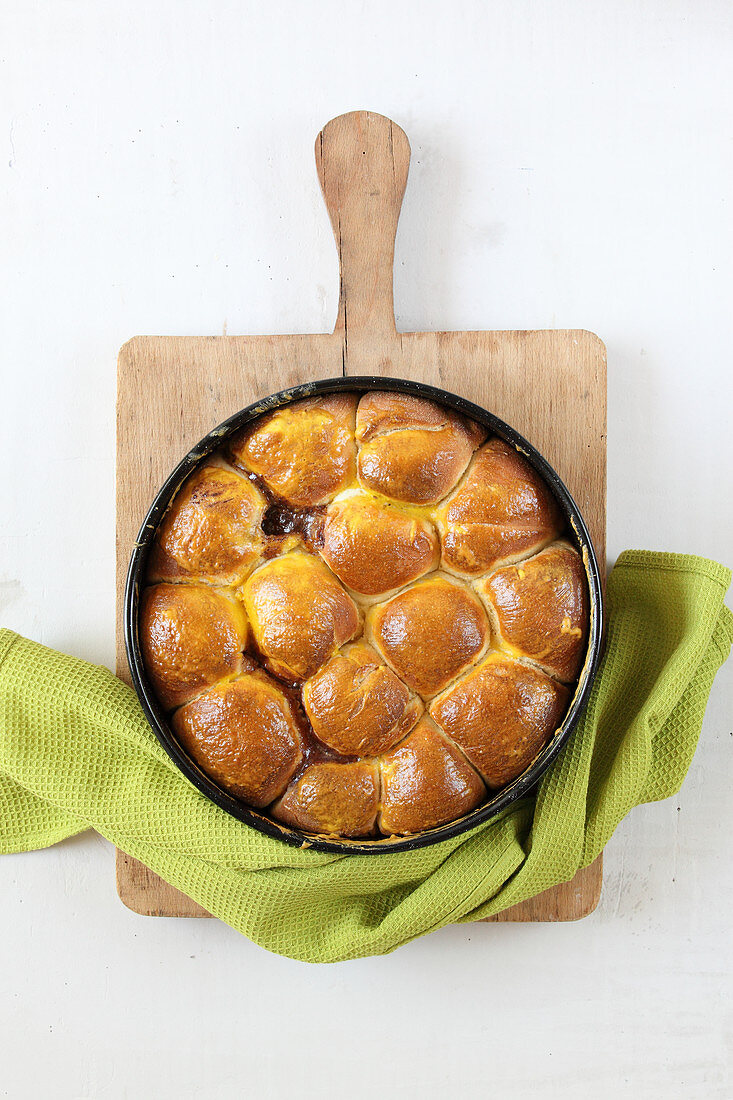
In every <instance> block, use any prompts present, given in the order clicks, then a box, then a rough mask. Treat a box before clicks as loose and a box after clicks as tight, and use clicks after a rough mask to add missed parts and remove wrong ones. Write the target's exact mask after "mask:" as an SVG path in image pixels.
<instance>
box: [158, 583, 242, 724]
mask: <svg viewBox="0 0 733 1100" xmlns="http://www.w3.org/2000/svg"><path fill="white" fill-rule="evenodd" d="M139 635H140V646H141V649H142V653H143V658H144V661H145V667H146V669H147V671H148V675H149V677H150V681H151V683H152V685H153V687H154V689H155V693H156V695H157V696H158V698H159V699H160V702H161V703H162V704H163V706H164V707H165V708H166V710H171V709H172V708H173V707H178V706H180V705H181V703H186V702H188V700H189V699H192V698H193V697H194V695H197V694H198V693H199V692H200V691H203V690H204V688H207V687H210V686H211V684H213V683H215V682H216V681H217V680H220V679H222V677H225V676H234V675H236V674H237V673H238V672H239V671H240V669H241V667H242V650H243V649H244V647H245V645H246V643H247V636H248V631H247V620H246V617H245V614H244V610H243V608H242V605H241V603H239V602H238V601H237V600H234V599H232V598H231V596H229V595H227V593H226V592H225V591H220V590H217V589H214V588H207V587H206V586H205V585H201V584H154V585H152V586H151V587H150V588H146V589H144V591H143V593H142V597H141V601H140V619H139Z"/></svg>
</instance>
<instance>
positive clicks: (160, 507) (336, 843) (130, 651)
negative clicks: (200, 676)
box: [124, 375, 603, 855]
mask: <svg viewBox="0 0 733 1100" xmlns="http://www.w3.org/2000/svg"><path fill="white" fill-rule="evenodd" d="M367 390H388V391H394V392H397V393H407V394H411V395H413V396H415V397H423V398H427V399H428V400H430V401H435V402H437V403H438V404H441V405H445V406H447V407H448V408H450V409H455V410H456V411H457V412H459V413H462V414H463V415H464V416H467V417H469V418H470V419H471V420H475V421H476V422H477V423H479V424H481V425H483V426H484V427H485V428H486V429H487V431H488V432H489V433H490V434H491V435H497V436H499V437H500V438H501V439H503V440H504V441H505V442H506V443H508V444H509V445H510V446H513V447H515V448H516V449H517V450H518V451H519V452H520V453H521V454H522V455H523V456H524V458H525V459H526V460H527V462H528V463H529V464H530V465H531V466H532V467H533V468H534V469H535V470H536V471H537V473H538V474H539V475H540V476H541V477H542V479H543V480H544V481H545V483H546V484H547V486H548V487H549V489H550V490H551V492H552V494H553V496H554V497H555V500H556V501H557V503H558V506H559V508H560V511H561V513H562V515H563V517H564V519H565V525H566V531H565V537H566V538H567V539H568V540H569V541H570V542H572V543H573V544H574V546H575V547H576V549H577V550H578V552H579V553H580V555H581V558H582V561H583V565H584V568H585V574H586V579H587V583H588V594H589V607H590V624H589V631H588V647H587V651H586V656H585V660H584V663H583V667H582V670H581V673H580V677H579V679H578V683H577V686H576V689H575V693H574V695H573V698H572V700H571V703H570V706H569V708H568V711H567V713H566V715H565V718H564V720H563V722H562V724H561V725H560V726H559V727H558V729H557V730H556V731H555V733H554V735H553V737H552V739H551V740H550V741H549V742H548V744H547V745H546V746H545V747H544V749H543V750H542V751H541V752H540V753H539V755H538V756H537V757H536V758H535V760H534V761H533V762H532V764H531V765H530V766H529V768H527V769H526V770H525V771H524V772H523V773H522V774H521V775H520V776H518V777H517V778H516V779H515V780H513V782H511V783H510V784H508V785H507V786H506V787H503V788H502V789H501V790H500V791H498V792H496V793H495V794H494V795H492V796H490V797H489V798H488V799H487V801H486V802H484V803H482V804H481V805H480V806H479V807H478V808H477V809H475V810H473V811H471V813H469V814H466V815H464V816H463V817H461V818H457V819H456V820H454V821H451V822H449V823H448V824H447V825H439V826H436V827H435V828H433V829H427V830H425V831H424V832H422V833H417V834H415V835H414V836H406V837H382V838H381V839H375V840H347V839H344V838H338V839H335V838H330V837H324V836H314V835H312V834H310V833H304V832H301V831H299V830H297V829H290V828H287V827H286V826H284V825H281V824H279V823H278V822H276V821H275V820H273V819H272V818H269V817H267V815H266V814H265V813H260V812H258V811H257V810H254V809H252V808H251V807H250V806H247V805H246V804H245V803H243V802H241V801H239V799H237V798H234V796H233V795H231V794H229V793H228V792H227V791H225V790H224V789H222V788H221V787H219V786H218V785H217V784H216V783H215V782H214V781H213V780H212V779H211V778H210V777H209V776H208V775H207V774H206V773H205V772H204V771H202V770H201V768H199V767H198V765H197V764H195V763H194V761H193V760H192V759H191V758H190V757H189V756H188V754H187V753H186V752H185V750H184V749H183V748H182V746H181V745H180V744H179V742H178V740H177V738H176V736H175V734H174V732H173V730H172V728H171V726H170V724H169V722H168V718H167V715H166V713H165V711H164V710H163V708H162V707H161V705H160V703H159V702H158V700H157V698H156V695H155V692H154V691H153V688H152V686H151V684H150V682H149V680H148V677H147V673H146V670H145V665H144V662H143V658H142V652H141V648H140V641H139V636H138V615H139V606H140V593H141V590H142V588H143V587H144V586H145V576H146V569H147V559H148V553H149V550H150V547H151V545H152V542H153V540H154V538H155V534H156V531H157V528H158V525H159V523H160V521H161V520H162V518H163V516H164V515H165V512H166V510H167V508H168V506H169V504H170V503H171V501H172V499H173V497H174V496H175V495H176V493H177V491H178V489H179V488H180V486H181V485H182V483H183V482H184V481H185V480H186V478H187V477H188V476H189V474H191V473H192V471H193V470H194V469H195V468H196V467H197V466H199V465H200V464H201V463H203V462H204V461H205V460H206V459H207V458H208V456H209V455H210V454H211V453H212V452H213V451H216V450H218V449H219V448H220V447H221V446H222V445H223V444H224V442H225V441H226V439H227V437H228V436H230V435H231V434H233V433H234V432H236V431H238V430H239V429H240V428H242V427H243V426H244V425H245V424H248V423H249V422H250V421H252V420H255V419H256V418H257V417H259V416H261V415H262V414H263V413H268V412H270V411H272V410H273V409H276V408H278V407H279V406H281V405H285V404H289V403H291V402H293V401H298V400H300V399H301V398H304V397H314V396H318V395H321V394H329V393H338V392H343V391H349V392H357V393H364V392H366V391H367ZM124 628H125V648H126V651H127V660H128V663H129V666H130V673H131V676H132V682H133V685H134V687H135V690H136V692H137V694H138V697H139V699H140V703H141V704H142V708H143V710H144V712H145V715H146V717H147V719H148V721H149V722H150V725H151V727H152V729H153V732H154V733H155V735H156V737H157V738H158V740H159V741H160V743H161V745H162V746H163V748H164V749H165V751H166V752H167V753H168V755H169V756H170V758H171V760H173V762H174V763H175V764H176V766H177V767H178V768H179V770H180V771H181V772H182V773H183V775H185V776H186V778H187V779H188V780H189V781H190V782H191V783H193V785H194V786H195V787H197V788H198V790H199V791H201V792H202V794H204V795H206V797H207V798H209V799H211V801H212V802H214V803H215V804H216V805H217V806H219V807H220V808H221V809H223V810H226V812H227V813H229V814H231V815H232V816H233V817H235V818H238V819H239V820H240V821H242V822H244V823H245V824H246V825H250V826H251V827H252V828H254V829H257V830H259V831H260V832H262V833H265V834H266V835H267V836H271V837H275V838H276V839H278V840H281V841H284V842H285V843H287V844H292V845H295V846H297V847H300V848H305V847H309V848H314V849H316V850H318V851H327V852H338V853H342V854H351V853H357V852H359V853H369V854H374V855H377V854H379V853H382V852H397V851H412V850H414V849H416V848H424V847H426V846H427V845H429V844H436V843H438V842H439V841H441V840H448V839H450V838H451V837H455V836H458V835H459V834H461V833H466V832H468V831H469V830H470V829H474V828H475V827H476V826H477V825H481V824H483V823H484V822H486V821H489V820H490V819H491V818H493V817H496V815H497V814H499V813H501V812H502V810H505V809H506V807H507V806H510V805H511V804H512V803H513V802H516V801H517V800H518V799H520V798H523V797H525V796H526V795H528V794H529V793H530V792H531V790H532V788H533V787H534V786H535V785H536V784H537V783H538V781H539V779H540V778H541V776H542V775H543V774H544V772H545V771H546V770H547V768H548V767H549V766H550V764H551V763H552V761H553V760H554V759H555V758H556V756H557V755H558V753H559V752H560V751H561V750H562V748H563V746H564V745H565V744H566V743H567V740H568V738H569V737H570V735H571V734H572V732H573V730H574V729H575V727H576V726H577V724H578V721H579V719H580V716H581V714H582V711H583V707H584V705H585V703H586V701H587V698H588V694H589V692H590V690H591V687H592V685H593V680H594V678H595V675H596V671H597V668H598V662H599V660H600V654H601V644H602V638H603V596H602V589H601V580H600V573H599V568H598V561H597V559H596V554H595V551H594V549H593V544H592V542H591V539H590V536H589V534H588V530H587V527H586V525H585V522H584V520H583V517H582V515H581V514H580V511H579V509H578V506H577V504H576V503H575V501H574V500H573V498H572V497H571V495H570V493H569V492H568V490H567V488H566V487H565V485H564V484H563V482H562V480H561V479H560V477H559V476H558V474H557V473H556V472H555V470H554V469H553V468H552V466H551V465H550V464H549V462H547V461H546V459H544V458H543V457H542V455H541V454H540V453H539V451H537V450H536V449H535V448H534V447H533V446H532V444H531V443H529V442H528V441H527V440H526V439H524V437H523V436H522V435H520V434H519V432H517V431H515V429H514V428H512V427H510V425H508V424H506V423H505V422H504V421H503V420H500V419H499V418H498V417H496V416H494V415H493V414H492V413H490V412H488V411H487V410H485V409H482V408H480V407H479V406H478V405H474V404H473V403H472V402H471V401H466V400H465V399H464V398H462V397H459V396H458V395H456V394H454V393H449V392H448V391H447V390H442V389H439V388H438V387H435V386H428V385H425V384H424V383H421V382H413V381H409V380H406V379H400V378H383V377H380V376H374V375H368V376H351V377H344V378H332V379H323V380H321V381H317V382H313V383H307V384H305V385H300V386H295V387H293V388H292V389H287V390H281V391H280V392H278V393H274V394H271V395H270V396H269V397H265V398H263V399H262V400H261V401H257V402H256V403H255V404H253V405H249V406H248V407H247V408H245V409H242V410H241V411H240V412H238V413H235V414H234V416H231V417H229V419H228V420H225V421H224V423H223V424H220V425H219V426H218V427H216V428H214V429H213V431H211V432H209V434H208V435H206V436H204V438H203V439H202V440H200V442H199V443H197V444H196V446H195V447H193V448H192V449H191V450H190V451H189V452H188V454H187V455H185V457H184V458H183V459H182V460H181V462H179V464H178V466H176V468H175V470H173V472H172V473H171V475H170V477H169V478H168V479H167V481H166V482H165V484H164V485H163V487H162V488H161V489H160V491H159V492H158V494H157V496H156V497H155V500H154V501H153V503H152V505H151V507H150V509H149V511H148V514H147V515H146V517H145V519H144V521H143V524H142V527H141V528H140V532H139V534H138V537H137V540H136V542H135V545H134V547H133V548H132V554H131V557H130V565H129V569H128V572H127V582H126V585H125V597H124Z"/></svg>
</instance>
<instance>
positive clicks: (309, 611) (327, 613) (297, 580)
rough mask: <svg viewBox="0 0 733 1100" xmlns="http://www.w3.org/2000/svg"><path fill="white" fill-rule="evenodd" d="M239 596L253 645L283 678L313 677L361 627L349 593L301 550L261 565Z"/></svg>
mask: <svg viewBox="0 0 733 1100" xmlns="http://www.w3.org/2000/svg"><path fill="white" fill-rule="evenodd" d="M242 594H243V597H244V605H245V607H246V609H247V615H248V618H249V621H250V624H251V627H252V632H253V635H254V639H255V642H256V644H257V647H258V649H259V650H260V652H261V653H262V655H263V657H264V658H265V661H266V663H267V664H268V666H269V667H270V669H271V671H272V672H274V673H275V675H276V676H282V677H283V679H285V680H306V679H307V678H308V677H309V676H312V675H313V673H314V672H317V671H318V669H319V668H320V667H321V665H323V664H325V663H326V661H327V660H328V658H329V657H330V656H331V655H332V654H333V653H334V652H335V650H336V649H338V648H339V647H340V646H342V645H344V643H346V642H350V641H351V640H352V638H354V637H356V635H357V634H358V633H359V631H360V628H361V619H360V615H359V611H358V610H357V607H356V604H355V603H354V601H353V600H352V599H351V596H349V594H348V592H346V591H345V590H344V589H343V588H342V586H341V585H340V584H339V582H338V581H337V580H336V578H335V577H334V575H333V573H332V572H331V570H330V569H329V568H328V566H326V565H324V564H323V562H322V561H321V559H320V558H317V557H314V556H313V555H312V554H306V553H304V552H302V551H295V552H294V553H292V554H285V555H283V557H280V558H273V560H272V561H268V562H265V564H264V565H262V566H260V568H259V569H257V570H256V571H255V572H254V573H253V574H252V576H251V577H249V578H248V580H247V582H246V583H245V585H244V587H243V588H242Z"/></svg>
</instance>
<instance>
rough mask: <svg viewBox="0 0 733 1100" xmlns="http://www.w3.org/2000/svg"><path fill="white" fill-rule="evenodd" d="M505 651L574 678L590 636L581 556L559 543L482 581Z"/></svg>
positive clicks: (482, 592)
mask: <svg viewBox="0 0 733 1100" xmlns="http://www.w3.org/2000/svg"><path fill="white" fill-rule="evenodd" d="M476 590H477V592H478V593H479V595H480V596H481V597H482V599H483V600H484V601H485V603H486V606H487V607H488V608H489V614H490V616H491V619H492V621H493V623H494V627H495V630H496V633H497V639H496V640H497V641H498V642H499V644H500V645H501V647H502V649H506V650H507V652H509V653H511V654H513V655H514V656H517V657H524V658H528V659H529V660H531V661H534V662H535V663H536V664H538V665H539V666H540V667H541V668H543V669H544V670H545V672H548V673H549V674H550V675H551V676H556V677H557V679H558V680H565V681H569V680H574V679H575V678H576V676H577V675H578V672H579V671H580V665H581V662H582V660H583V657H584V656H585V650H586V643H587V640H588V593H587V586H586V582H585V570H584V569H583V563H582V561H581V559H580V555H579V554H578V553H577V551H576V550H574V549H573V548H572V546H569V545H568V544H567V543H566V542H556V543H553V545H552V546H548V547H547V548H546V549H545V550H542V551H541V552H540V553H539V554H537V555H535V557H533V558H528V559H527V560H526V561H523V562H519V563H518V564H517V565H509V566H506V567H505V568H504V569H497V571H496V572H495V573H491V574H490V575H489V576H488V577H486V578H484V579H483V580H481V581H479V582H478V583H477V584H476Z"/></svg>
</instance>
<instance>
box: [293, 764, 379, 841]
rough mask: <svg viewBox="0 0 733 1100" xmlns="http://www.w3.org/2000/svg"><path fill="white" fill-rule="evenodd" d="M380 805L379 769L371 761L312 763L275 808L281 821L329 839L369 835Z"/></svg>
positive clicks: (372, 829)
mask: <svg viewBox="0 0 733 1100" xmlns="http://www.w3.org/2000/svg"><path fill="white" fill-rule="evenodd" d="M378 806H379V769H378V767H377V765H376V764H375V763H374V762H373V761H371V760H358V761H356V762H355V763H353V764H334V763H330V762H329V763H324V764H311V766H310V767H309V768H306V769H305V771H304V772H303V774H302V775H301V776H299V777H298V779H296V781H295V782H294V783H293V784H292V786H291V787H290V788H289V789H288V790H287V791H286V792H285V794H284V795H283V797H282V798H281V799H280V800H279V802H276V803H275V805H274V806H273V807H272V810H271V813H272V815H273V817H276V818H277V819H278V821H282V822H283V823H284V824H285V825H290V826H291V827H292V828H294V829H303V830H305V831H306V832H309V833H322V834H326V835H327V836H348V837H357V836H368V835H369V834H370V833H372V832H373V831H374V822H375V821H376V817H377V808H378Z"/></svg>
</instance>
